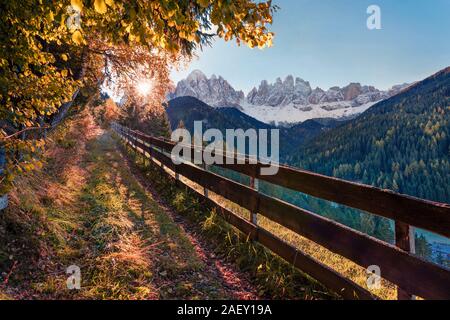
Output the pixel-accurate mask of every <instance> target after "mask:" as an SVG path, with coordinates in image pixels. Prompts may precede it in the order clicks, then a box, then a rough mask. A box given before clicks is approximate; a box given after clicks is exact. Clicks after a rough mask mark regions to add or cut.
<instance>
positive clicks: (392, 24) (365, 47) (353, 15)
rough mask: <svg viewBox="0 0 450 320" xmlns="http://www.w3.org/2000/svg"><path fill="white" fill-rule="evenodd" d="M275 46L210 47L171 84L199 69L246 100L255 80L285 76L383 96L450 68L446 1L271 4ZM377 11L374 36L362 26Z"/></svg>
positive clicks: (449, 5) (287, 0) (283, 0)
mask: <svg viewBox="0 0 450 320" xmlns="http://www.w3.org/2000/svg"><path fill="white" fill-rule="evenodd" d="M273 3H274V4H277V5H278V6H280V10H279V11H278V12H277V13H275V15H274V23H273V25H272V30H273V31H274V32H275V40H274V46H273V47H272V48H268V49H264V50H259V49H249V48H247V47H245V46H241V47H239V46H237V45H236V44H235V43H234V42H227V43H225V42H224V41H222V40H217V41H215V42H214V44H213V46H212V47H210V48H204V50H203V51H202V52H198V59H195V58H194V60H193V61H192V62H191V63H190V65H189V66H188V68H186V69H184V70H180V71H174V72H172V80H174V81H175V82H177V81H178V80H180V79H182V78H184V77H186V75H187V74H188V73H189V72H190V71H192V70H194V69H200V70H202V71H203V72H204V73H205V74H206V75H207V76H211V74H213V73H214V74H216V75H221V76H223V77H224V78H225V79H227V80H228V81H229V82H230V83H231V85H233V86H234V87H235V89H242V90H244V91H245V92H247V91H248V90H250V89H251V88H252V87H253V86H257V85H258V84H259V82H260V81H261V80H262V79H267V80H269V81H270V82H272V81H274V80H275V79H276V78H277V77H282V78H284V77H285V76H287V75H288V74H292V75H294V76H299V77H301V78H303V79H305V80H307V81H310V83H311V86H313V87H316V86H319V87H321V88H323V89H328V88H329V87H331V86H334V85H338V86H344V85H346V84H348V83H349V82H360V83H362V84H368V85H374V86H376V87H378V88H380V89H386V88H388V87H391V86H392V85H394V84H400V83H404V82H412V81H415V80H420V79H423V78H425V77H427V76H428V75H431V74H432V73H434V72H436V71H438V70H440V69H442V68H444V67H446V66H449V65H450V18H449V14H450V0H431V1H425V0H370V1H366V0H274V1H273ZM372 4H375V5H378V6H379V7H380V9H381V27H382V29H381V30H369V29H368V28H367V26H366V20H367V18H368V16H369V15H368V14H367V13H366V10H367V7H368V6H369V5H372Z"/></svg>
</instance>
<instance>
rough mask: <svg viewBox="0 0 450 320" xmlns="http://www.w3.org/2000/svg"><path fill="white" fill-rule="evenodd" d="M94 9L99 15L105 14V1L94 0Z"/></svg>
mask: <svg viewBox="0 0 450 320" xmlns="http://www.w3.org/2000/svg"><path fill="white" fill-rule="evenodd" d="M94 8H95V11H97V12H98V13H101V14H104V13H106V10H107V8H106V3H105V0H95V1H94Z"/></svg>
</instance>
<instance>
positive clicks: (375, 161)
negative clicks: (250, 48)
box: [167, 67, 450, 267]
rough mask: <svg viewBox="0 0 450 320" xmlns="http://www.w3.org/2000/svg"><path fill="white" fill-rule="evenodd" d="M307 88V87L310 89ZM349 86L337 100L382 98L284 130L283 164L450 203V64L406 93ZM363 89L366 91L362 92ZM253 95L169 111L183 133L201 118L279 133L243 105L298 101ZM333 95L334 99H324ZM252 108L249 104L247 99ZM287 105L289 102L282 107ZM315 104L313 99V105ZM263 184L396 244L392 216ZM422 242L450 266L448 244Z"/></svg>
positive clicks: (420, 233) (422, 248)
mask: <svg viewBox="0 0 450 320" xmlns="http://www.w3.org/2000/svg"><path fill="white" fill-rule="evenodd" d="M197 78H199V81H200V82H203V84H202V87H203V88H204V89H205V90H206V88H208V90H210V89H209V88H210V87H208V85H207V82H208V79H206V80H205V78H206V77H202V76H201V75H200V74H197ZM205 81H206V82H205ZM290 81H291V80H288V82H290ZM219 82H221V83H222V84H224V87H222V88H226V89H227V90H231V86H229V85H226V84H225V83H226V81H225V80H223V79H221V80H220V81H219ZM278 83H279V82H278ZM281 83H283V82H281ZM191 87H195V86H192V85H191ZM264 87H265V85H263V88H264ZM288 87H291V85H288ZM295 87H297V89H296V92H304V96H306V95H307V97H308V99H310V98H312V97H315V96H314V95H313V91H314V90H311V93H309V94H308V93H307V92H309V89H308V87H309V85H307V83H306V82H305V83H303V82H302V81H301V80H295V81H294V88H295ZM267 88H269V89H268V92H272V91H273V92H275V91H280V86H279V85H278V90H275V86H274V85H268V86H267ZM300 88H303V89H302V90H303V91H302V90H300ZM344 88H345V89H344ZM344 88H341V89H339V90H337V88H336V91H339V93H338V94H337V96H338V97H339V99H344V100H342V101H334V103H343V101H345V102H351V101H357V100H358V99H362V97H363V96H364V95H365V94H366V93H367V92H370V94H369V96H371V94H373V95H374V97H375V98H373V99H378V98H381V99H380V101H378V102H375V103H374V102H371V103H372V104H373V106H372V107H370V109H368V110H366V111H365V112H363V113H361V114H359V115H357V116H356V117H354V118H352V119H345V120H342V119H339V120H337V119H333V118H321V119H309V120H305V121H303V122H301V123H299V124H295V125H291V126H289V127H280V126H278V128H279V129H280V156H281V158H280V162H283V163H287V164H289V165H292V166H295V167H299V168H302V169H306V170H309V171H313V172H317V173H321V174H325V175H328V176H334V177H339V178H342V179H346V180H350V181H356V182H361V183H364V184H368V185H373V186H377V187H380V188H386V189H391V190H394V191H396V192H399V193H403V194H408V195H412V196H416V197H420V198H424V199H429V200H434V201H440V202H444V203H449V202H450V189H449V187H448V186H449V182H450V161H449V159H450V157H449V155H450V67H447V68H445V69H443V70H441V71H439V72H437V73H436V74H434V75H432V76H430V77H428V78H426V79H424V80H422V81H418V82H416V83H414V84H412V85H410V86H408V87H407V88H405V87H404V86H399V87H395V88H394V89H392V90H391V91H388V92H381V91H379V90H378V91H376V89H367V87H366V89H363V88H364V86H359V85H352V84H350V85H349V86H347V87H344ZM264 90H265V89H264ZM264 90H262V91H263V92H264ZM330 90H331V89H330ZM333 90H334V89H333ZM361 90H367V92H366V93H360V91H361ZM192 92H194V91H192ZM218 92H223V91H221V90H217V91H216V93H217V96H220V95H219V94H218ZM251 92H253V93H252V94H251V95H250V94H248V95H247V97H244V100H243V98H242V95H243V94H242V93H238V94H237V95H230V96H233V97H234V98H233V99H234V100H233V105H232V106H231V107H226V104H221V103H220V104H216V105H215V106H210V105H208V104H205V103H204V102H202V101H200V100H199V99H197V98H194V97H191V96H189V95H188V96H184V97H178V98H175V99H173V100H171V101H169V105H168V108H167V113H168V117H169V120H170V122H171V125H172V128H176V127H177V126H178V125H179V123H180V121H183V123H184V125H185V127H186V128H188V129H189V130H192V126H193V121H194V120H201V121H202V122H203V124H204V127H207V128H218V129H220V130H224V129H227V128H242V129H244V130H246V129H248V128H254V129H259V128H274V127H275V126H274V125H273V124H271V123H269V122H270V121H266V122H263V121H260V120H261V119H259V120H258V119H255V118H253V117H252V116H251V115H249V114H248V113H245V112H246V108H245V103H243V102H242V101H244V102H245V100H248V99H249V98H250V100H251V102H252V103H253V104H251V106H252V108H254V109H257V108H260V107H261V106H263V107H264V108H272V109H273V110H278V111H280V110H283V108H286V106H289V105H292V104H293V102H292V101H290V102H288V100H289V99H291V98H289V99H288V100H286V99H287V98H286V97H287V96H288V95H286V94H283V95H284V98H283V99H281V98H279V99H278V100H277V99H274V100H271V101H272V102H273V104H274V105H273V106H271V105H269V104H267V101H268V98H267V97H268V96H270V95H269V94H267V95H266V98H264V99H263V98H262V97H264V94H263V95H261V90H259V89H257V90H252V91H251ZM179 94H181V93H180V92H179ZM192 94H197V93H195V92H194V93H192ZM377 94H379V96H377ZM298 95H300V94H299V93H296V96H298ZM387 96H390V97H387ZM329 97H330V95H329V96H328V98H321V99H329ZM200 98H201V96H200ZM252 99H253V100H252ZM346 99H347V100H346ZM348 99H350V100H348ZM223 101H225V100H223ZM238 101H240V103H239V104H238V103H237V102H238ZM263 101H264V102H263ZM293 101H296V100H293ZM322 101H323V100H322ZM212 102H214V101H212ZM313 102H318V104H317V105H320V104H321V103H323V102H320V101H316V100H314V101H313ZM230 103H231V102H230ZM246 103H247V104H249V102H248V101H247V102H246ZM257 103H264V105H257ZM285 103H286V104H287V105H284V106H283V104H285ZM309 103H312V101H311V100H309ZM327 103H333V102H327ZM317 105H315V106H317ZM349 108H358V107H349ZM221 174H225V173H223V172H222V173H221ZM229 178H232V179H238V180H237V181H239V179H240V177H236V176H229ZM260 187H261V188H262V189H261V190H262V191H261V192H263V193H265V194H269V195H276V196H277V197H280V198H281V199H283V200H284V201H287V202H289V203H293V204H295V205H298V206H300V207H302V208H305V209H307V210H310V211H312V212H318V213H320V214H321V215H324V216H326V217H328V218H330V219H333V220H336V221H338V222H340V223H343V224H345V225H347V226H349V227H351V228H354V229H357V230H360V231H362V232H365V233H367V234H370V235H373V236H375V237H377V238H379V239H382V240H384V241H388V242H393V241H394V231H393V228H392V222H391V221H388V220H387V219H385V218H382V217H379V216H375V215H368V214H366V213H364V212H362V211H358V210H355V209H351V208H348V207H345V206H339V205H337V204H334V203H329V202H327V201H320V200H318V199H315V198H314V197H308V196H306V195H304V194H301V193H298V192H293V191H289V190H287V189H281V188H279V187H276V186H274V185H270V184H261V186H260ZM415 239H416V254H417V255H419V256H421V257H423V258H426V259H431V260H433V261H435V262H437V263H439V264H441V265H445V266H447V267H448V266H449V260H448V259H444V261H443V262H442V261H441V260H442V259H440V258H439V257H442V256H444V257H448V256H449V255H450V251H449V248H450V242H449V241H448V239H445V238H442V237H439V236H437V235H435V234H432V233H430V232H427V231H425V230H420V229H417V230H416V236H415ZM439 252H441V254H440V255H439V254H438V253H439Z"/></svg>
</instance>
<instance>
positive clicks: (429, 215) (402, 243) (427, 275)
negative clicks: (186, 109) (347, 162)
mask: <svg viewBox="0 0 450 320" xmlns="http://www.w3.org/2000/svg"><path fill="white" fill-rule="evenodd" d="M113 129H114V131H115V132H116V133H117V134H118V135H119V136H120V137H121V138H122V139H123V141H124V142H125V143H126V144H127V145H129V146H131V147H132V148H133V149H134V150H135V151H136V152H138V153H140V154H141V155H142V156H144V157H145V158H149V159H152V160H156V161H157V162H159V163H160V164H161V165H163V166H166V167H167V168H169V169H170V170H172V171H173V172H175V177H176V178H177V177H179V175H182V176H184V177H186V178H187V179H189V180H191V181H194V182H196V183H197V184H199V185H201V186H202V187H203V188H204V190H205V192H204V193H203V194H202V193H199V192H198V191H196V192H197V194H198V196H199V197H201V198H202V199H203V200H204V201H206V202H207V203H208V204H209V205H211V206H213V207H215V208H217V209H218V210H217V211H218V213H219V214H221V216H222V217H223V218H225V220H227V221H228V222H229V223H230V224H231V225H233V226H235V227H236V228H238V229H239V230H240V231H242V232H243V233H245V234H247V235H249V236H250V237H251V238H252V239H253V240H255V241H258V242H259V243H261V244H262V245H264V246H265V247H267V248H268V249H270V250H271V251H273V252H274V253H276V254H277V255H279V256H280V257H282V258H283V259H285V260H286V261H288V262H290V263H292V264H293V265H295V267H297V268H298V269H300V270H301V271H303V272H305V273H306V274H308V275H310V276H311V277H312V278H314V279H316V280H317V281H319V282H321V283H322V284H324V285H325V286H327V287H328V288H330V289H331V290H333V291H335V292H336V293H338V294H339V295H341V296H342V297H344V298H346V299H375V298H376V297H374V296H373V295H372V294H371V293H370V292H369V291H368V290H367V289H365V288H363V287H361V286H359V285H358V284H356V283H354V282H352V281H351V280H349V279H347V278H345V277H344V276H343V275H341V274H339V273H338V272H336V271H334V270H333V269H331V268H329V267H328V266H326V265H324V264H323V263H321V262H320V261H318V260H316V259H314V258H312V257H311V256H309V255H306V254H304V253H303V252H301V251H299V250H298V249H297V248H295V247H294V246H292V245H290V244H288V243H286V242H284V241H283V240H281V239H280V238H278V237H277V236H275V235H274V234H272V233H270V232H268V231H267V230H265V229H263V228H261V227H260V226H258V223H257V218H256V217H257V215H262V216H264V217H266V218H268V219H270V220H272V221H274V222H276V223H278V224H280V225H282V226H284V227H286V228H288V229H290V230H292V231H294V232H296V233H297V234H299V235H301V236H303V237H306V238H308V239H310V240H312V241H314V242H315V243H317V244H319V245H321V246H323V247H325V248H327V249H329V250H330V251H332V252H334V253H337V254H339V255H341V256H343V257H345V258H348V259H350V260H352V261H353V262H355V263H356V264H358V265H360V266H362V267H364V268H367V267H369V266H372V265H376V266H378V267H379V268H380V270H381V277H382V278H384V279H386V280H388V281H390V282H392V283H394V284H396V285H397V286H398V290H397V291H398V299H411V298H413V297H414V296H419V297H422V298H425V299H450V270H449V269H447V268H445V267H441V266H439V265H437V264H434V263H432V262H429V261H425V260H423V259H421V258H419V257H417V256H415V255H414V254H413V253H414V233H413V226H414V227H419V228H422V229H425V230H428V231H432V232H435V233H437V234H440V235H442V236H445V237H447V238H448V237H450V205H449V204H444V203H437V202H432V201H428V200H423V199H419V198H415V197H411V196H406V195H402V194H398V193H395V192H393V191H390V190H384V189H379V188H375V187H372V186H368V185H363V184H358V183H353V182H349V181H345V180H341V179H336V178H332V177H328V176H324V175H320V174H316V173H312V172H308V171H304V170H300V169H296V168H292V167H288V166H283V165H279V168H278V173H277V174H275V175H261V174H260V170H259V169H260V168H261V167H263V166H265V165H264V164H262V163H256V164H252V163H249V161H248V159H247V161H246V163H245V164H236V161H234V163H233V164H227V163H230V161H228V162H227V161H226V156H225V155H223V159H224V161H223V164H222V165H220V166H222V167H225V168H227V169H231V170H234V171H236V172H239V173H241V174H245V175H247V176H249V177H250V181H251V183H250V186H246V185H243V184H240V183H237V182H235V181H232V180H230V179H227V178H225V177H223V176H220V175H218V174H215V173H212V172H209V171H207V170H205V169H204V168H201V167H199V166H195V165H193V164H192V163H189V162H182V163H180V164H175V162H174V161H173V160H174V159H173V158H172V156H171V155H170V152H171V150H172V148H173V147H174V145H175V143H174V142H171V141H167V140H165V139H162V138H156V137H152V136H148V135H145V134H143V133H141V132H139V131H133V130H131V129H129V128H126V127H123V126H121V125H119V124H113ZM191 150H192V152H191V155H192V157H191V160H192V159H193V154H194V153H195V152H203V151H202V150H201V149H200V150H198V149H195V148H193V147H191ZM202 159H203V158H202ZM258 179H259V180H264V181H267V182H270V183H273V184H276V185H279V186H282V187H286V188H289V189H292V190H295V191H299V192H302V193H305V194H308V195H311V196H314V197H318V198H321V199H325V200H329V201H333V202H336V203H339V204H343V205H346V206H349V207H352V208H356V209H361V210H364V211H367V212H369V213H372V214H376V215H379V216H382V217H386V218H389V219H392V220H394V221H395V239H396V241H395V245H391V244H389V243H386V242H383V241H380V240H378V239H376V238H374V237H371V236H368V235H366V234H364V233H361V232H358V231H356V230H354V229H351V228H349V227H347V226H344V225H342V224H340V223H337V222H335V221H333V220H330V219H327V218H325V217H323V216H320V215H318V214H315V213H313V212H310V211H308V210H305V209H302V208H300V207H297V206H294V205H292V204H290V203H287V202H285V201H282V200H280V199H277V198H274V197H270V196H268V195H264V194H261V193H259V192H258V190H257V185H258V183H257V182H258ZM177 181H178V183H182V184H184V183H183V182H182V181H181V180H179V179H177ZM186 186H188V185H186ZM188 187H190V186H188ZM207 190H211V191H213V192H215V193H216V194H218V195H220V196H222V197H224V198H226V199H228V200H230V201H232V202H234V203H236V204H238V205H240V206H242V207H244V208H246V209H248V210H249V211H250V212H251V214H250V217H249V219H248V220H246V219H243V218H242V217H240V216H238V215H237V214H235V213H233V212H231V211H230V210H228V209H226V208H224V207H223V206H221V205H220V204H218V203H216V202H215V201H213V200H212V199H210V198H208V196H207ZM194 191H195V190H194Z"/></svg>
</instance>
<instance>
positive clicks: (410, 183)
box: [293, 68, 450, 202]
mask: <svg viewBox="0 0 450 320" xmlns="http://www.w3.org/2000/svg"><path fill="white" fill-rule="evenodd" d="M449 134H450V68H446V69H444V70H442V71H440V72H438V73H436V74H435V75H433V76H431V77H429V78H427V79H425V80H423V81H421V82H419V83H416V84H415V85H414V86H412V87H410V88H409V89H407V90H406V91H404V92H402V93H400V94H398V95H396V96H394V97H392V98H389V99H387V100H384V101H382V102H380V103H378V104H376V105H374V106H373V107H372V108H371V109H369V110H368V111H366V112H365V113H363V114H362V115H361V116H359V117H358V118H356V119H354V120H351V121H350V122H348V123H347V124H345V125H342V126H339V127H337V128H335V129H333V130H330V131H328V132H326V133H324V134H323V135H320V136H317V137H316V138H315V139H313V140H311V141H310V142H308V143H307V144H305V145H304V146H302V147H300V149H299V150H297V151H296V153H295V155H293V163H294V164H295V165H297V166H299V167H302V168H305V169H308V170H312V171H315V172H319V173H323V174H326V175H332V176H336V177H341V178H344V179H348V180H353V181H360V182H362V183H366V184H370V185H374V186H378V187H382V188H388V189H392V190H394V191H397V192H400V193H405V194H409V195H413V196H417V197H422V198H427V199H430V200H436V201H441V202H450V189H449V187H448V186H449V182H450V162H449V154H450V149H449V146H450V138H449Z"/></svg>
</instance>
